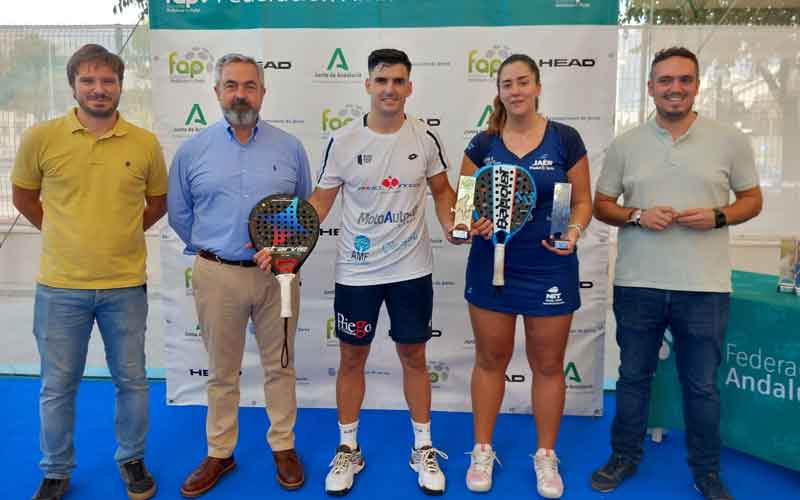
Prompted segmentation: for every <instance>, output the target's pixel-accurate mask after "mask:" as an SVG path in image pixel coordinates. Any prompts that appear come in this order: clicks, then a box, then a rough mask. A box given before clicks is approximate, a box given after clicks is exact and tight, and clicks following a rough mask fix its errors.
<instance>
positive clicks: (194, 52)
mask: <svg viewBox="0 0 800 500" xmlns="http://www.w3.org/2000/svg"><path fill="white" fill-rule="evenodd" d="M167 63H168V66H169V79H170V81H171V82H175V83H183V82H195V83H201V82H205V81H206V79H208V78H209V77H210V76H211V75H212V73H213V72H214V56H213V55H211V52H210V51H209V50H208V49H205V48H202V47H192V48H191V49H190V50H188V51H186V52H184V53H183V54H179V53H178V52H177V51H172V52H170V53H169V55H167Z"/></svg>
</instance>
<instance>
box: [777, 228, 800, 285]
mask: <svg viewBox="0 0 800 500" xmlns="http://www.w3.org/2000/svg"><path fill="white" fill-rule="evenodd" d="M799 271H800V240H781V256H780V261H779V264H778V291H779V292H782V293H799V292H798V291H797V287H798V285H800V281H798V280H800V276H798V272H799Z"/></svg>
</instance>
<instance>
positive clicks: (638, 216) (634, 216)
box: [625, 208, 642, 227]
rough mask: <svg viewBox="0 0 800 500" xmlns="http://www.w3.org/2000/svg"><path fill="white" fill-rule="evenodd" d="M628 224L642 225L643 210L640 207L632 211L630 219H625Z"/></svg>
mask: <svg viewBox="0 0 800 500" xmlns="http://www.w3.org/2000/svg"><path fill="white" fill-rule="evenodd" d="M625 225H626V226H637V227H638V226H641V225H642V211H641V210H640V209H638V208H637V209H636V210H634V211H633V213H631V216H630V218H629V219H628V220H626V221H625Z"/></svg>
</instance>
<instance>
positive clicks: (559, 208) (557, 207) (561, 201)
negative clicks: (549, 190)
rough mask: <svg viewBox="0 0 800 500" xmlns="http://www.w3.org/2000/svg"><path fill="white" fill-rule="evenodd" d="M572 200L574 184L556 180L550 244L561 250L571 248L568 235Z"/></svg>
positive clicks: (551, 214) (551, 215)
mask: <svg viewBox="0 0 800 500" xmlns="http://www.w3.org/2000/svg"><path fill="white" fill-rule="evenodd" d="M571 202H572V184H570V183H569V182H556V183H555V186H554V187H553V211H552V212H551V213H550V238H549V240H550V244H551V245H553V247H555V248H558V249H560V250H566V249H567V248H569V242H568V241H567V240H565V239H563V238H566V237H567V229H568V226H569V217H570V207H571V205H570V204H571Z"/></svg>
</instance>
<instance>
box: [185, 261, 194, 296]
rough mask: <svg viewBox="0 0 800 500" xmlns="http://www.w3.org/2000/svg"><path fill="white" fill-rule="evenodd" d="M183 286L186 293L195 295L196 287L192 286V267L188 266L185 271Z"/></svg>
mask: <svg viewBox="0 0 800 500" xmlns="http://www.w3.org/2000/svg"><path fill="white" fill-rule="evenodd" d="M183 288H184V291H185V292H186V295H194V289H193V288H192V268H191V267H187V268H186V269H185V270H184V271H183Z"/></svg>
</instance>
